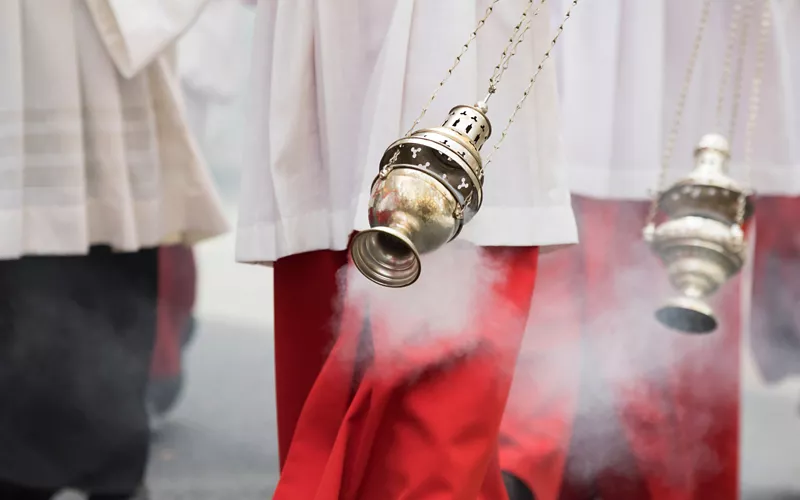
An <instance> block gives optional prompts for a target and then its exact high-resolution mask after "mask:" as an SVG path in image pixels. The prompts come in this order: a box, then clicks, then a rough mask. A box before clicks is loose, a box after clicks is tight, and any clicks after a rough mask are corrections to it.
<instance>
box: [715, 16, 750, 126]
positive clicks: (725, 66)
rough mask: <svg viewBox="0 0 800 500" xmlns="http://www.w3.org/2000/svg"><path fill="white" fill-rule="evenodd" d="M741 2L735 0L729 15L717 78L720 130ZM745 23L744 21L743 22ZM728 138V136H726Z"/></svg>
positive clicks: (739, 18)
mask: <svg viewBox="0 0 800 500" xmlns="http://www.w3.org/2000/svg"><path fill="white" fill-rule="evenodd" d="M742 10H743V9H742V2H739V1H735V4H734V6H733V14H732V15H731V22H730V26H729V27H728V40H727V45H726V47H725V56H724V58H723V62H722V75H721V76H720V80H719V91H718V92H717V114H716V116H717V122H716V123H717V130H719V131H722V120H723V116H722V115H723V112H724V111H723V110H724V107H725V94H726V92H725V89H726V88H727V86H728V79H730V77H731V65H732V62H733V49H734V48H735V47H736V40H737V39H739V36H738V35H740V33H739V31H740V30H739V24H740V23H741V19H742ZM744 24H746V23H744ZM728 140H730V137H728Z"/></svg>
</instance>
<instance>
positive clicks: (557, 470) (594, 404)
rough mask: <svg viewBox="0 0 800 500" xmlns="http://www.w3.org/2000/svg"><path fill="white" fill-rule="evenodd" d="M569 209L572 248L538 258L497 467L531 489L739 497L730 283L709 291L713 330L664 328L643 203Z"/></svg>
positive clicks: (596, 203) (547, 499) (708, 499)
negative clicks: (574, 224) (574, 232)
mask: <svg viewBox="0 0 800 500" xmlns="http://www.w3.org/2000/svg"><path fill="white" fill-rule="evenodd" d="M574 207H575V210H576V214H577V216H578V220H579V225H580V238H581V244H580V246H577V247H572V248H570V249H568V250H566V251H562V252H556V253H553V254H549V255H545V256H543V257H542V261H541V268H540V269H541V270H540V275H539V281H538V282H537V293H536V297H535V299H534V300H533V303H532V306H531V307H532V308H531V314H530V320H529V325H528V329H527V330H528V333H527V334H526V337H525V341H524V343H523V348H522V354H521V355H520V361H519V363H518V365H517V372H516V375H515V380H514V385H513V387H512V391H511V396H510V399H509V404H508V409H507V412H506V415H505V418H504V420H503V424H502V428H501V436H500V442H501V448H500V463H501V467H502V468H503V470H506V471H508V472H510V473H512V474H514V475H515V476H516V477H518V478H519V479H521V480H522V481H523V482H524V483H526V484H527V485H528V486H529V487H531V489H532V490H533V491H534V493H535V495H536V499H537V500H554V499H576V500H587V499H591V498H596V497H598V496H599V497H601V498H604V499H613V500H646V499H653V500H717V499H719V500H728V499H730V500H733V499H736V498H738V461H739V456H738V439H739V345H738V342H739V337H740V336H739V307H738V298H739V291H738V288H739V287H738V284H737V282H736V281H734V282H730V283H727V284H726V285H725V286H724V287H723V288H722V289H721V290H720V291H718V292H717V296H716V298H715V304H714V306H715V309H716V312H717V316H718V320H719V322H720V325H719V327H718V329H717V330H716V331H715V332H714V333H712V334H710V335H706V336H691V335H686V334H682V333H678V332H675V331H670V330H667V329H666V328H664V327H661V326H660V325H659V324H657V323H656V320H655V318H654V317H653V312H654V311H655V309H656V307H657V306H658V305H659V303H660V302H661V301H663V300H665V299H667V298H668V297H669V296H670V293H672V294H674V293H675V292H674V291H673V292H670V288H669V286H668V284H667V283H666V274H665V271H664V270H663V268H662V266H661V264H660V263H659V262H658V260H657V259H656V258H655V257H654V256H653V255H651V253H650V251H649V249H648V248H647V247H646V245H645V244H644V243H643V242H642V237H641V230H642V226H643V224H644V220H645V216H646V213H647V204H645V203H642V202H623V201H607V200H593V199H587V198H576V199H575V202H574ZM737 281H738V280H737Z"/></svg>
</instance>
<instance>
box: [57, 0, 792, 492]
mask: <svg viewBox="0 0 800 500" xmlns="http://www.w3.org/2000/svg"><path fill="white" fill-rule="evenodd" d="M212 5H213V7H212V8H210V10H209V11H207V12H206V14H205V15H204V17H203V18H202V19H201V20H200V21H199V22H198V24H197V25H196V26H195V27H194V28H193V29H192V31H191V32H190V33H189V34H187V35H186V37H185V38H184V40H183V41H182V42H181V45H180V61H181V63H180V64H181V73H182V76H183V87H184V91H185V94H186V105H187V111H188V113H189V117H190V119H191V121H192V127H193V128H194V131H195V133H196V136H197V138H198V140H199V143H200V146H201V148H202V150H203V152H204V153H205V155H206V158H207V161H208V164H209V166H210V170H211V172H212V173H213V177H214V180H215V181H216V183H217V186H218V187H219V189H220V191H221V193H222V196H223V200H224V204H225V207H226V212H227V215H228V217H229V219H230V221H231V222H232V223H234V224H235V220H236V204H237V196H238V190H239V173H240V164H241V151H242V149H243V148H242V137H243V131H244V129H245V123H246V110H247V98H246V96H247V74H248V63H249V45H250V42H251V35H252V29H253V15H254V14H253V11H252V9H249V8H247V7H245V6H243V5H241V3H240V2H239V1H238V0H231V1H227V0H221V1H219V2H216V3H213V4H212ZM209 19H214V20H215V22H214V23H210V22H208V21H209ZM229 33H236V37H235V38H234V39H230V38H229V37H228V38H226V35H227V34H229ZM223 40H224V43H223ZM234 241H235V236H234V234H233V233H229V234H227V235H225V236H223V237H219V238H216V239H214V240H212V241H208V242H205V243H202V244H201V245H199V246H197V247H196V250H195V257H196V262H197V268H198V275H197V279H198V281H197V286H198V288H197V290H198V296H197V298H198V301H197V303H196V306H195V309H194V318H195V320H196V326H195V329H194V331H193V333H192V334H191V335H187V338H186V343H185V346H184V351H183V359H182V366H181V370H182V374H176V375H181V376H180V377H179V378H180V380H179V382H178V383H175V381H172V382H171V383H172V385H171V390H170V391H167V392H168V393H169V394H167V396H164V397H165V398H166V400H165V401H163V404H162V408H160V409H159V410H158V411H156V412H155V413H156V414H154V422H153V425H154V433H153V443H154V446H153V450H152V456H151V461H150V466H149V478H148V484H149V487H150V489H151V494H152V497H153V499H154V500H177V499H191V500H204V499H215V500H216V499H220V500H221V499H226V500H249V499H256V498H258V499H264V498H270V497H271V492H272V490H273V488H274V485H275V483H276V481H277V474H278V458H277V442H276V425H275V406H274V374H273V345H272V311H273V309H272V308H273V292H272V270H271V269H269V268H266V267H256V266H247V265H241V264H236V263H235V261H234ZM743 342H746V340H743ZM742 352H743V353H744V356H743V363H744V364H745V366H744V374H745V379H744V383H743V391H744V395H743V402H744V405H743V410H742V411H743V420H742V422H743V434H742V438H743V439H742V454H741V456H742V475H741V477H742V493H743V494H742V498H744V499H747V500H756V499H800V380H798V379H793V380H786V381H784V382H782V383H780V384H778V385H775V386H770V387H767V386H765V385H764V384H762V382H761V381H760V380H759V377H758V375H757V373H756V371H755V369H754V367H753V363H752V359H751V354H750V349H749V348H748V347H747V345H743V346H742ZM156 382H158V381H156ZM62 498H63V499H65V500H66V499H75V498H79V497H78V496H76V494H74V493H66V494H65V495H63V496H62ZM607 500H613V499H607Z"/></svg>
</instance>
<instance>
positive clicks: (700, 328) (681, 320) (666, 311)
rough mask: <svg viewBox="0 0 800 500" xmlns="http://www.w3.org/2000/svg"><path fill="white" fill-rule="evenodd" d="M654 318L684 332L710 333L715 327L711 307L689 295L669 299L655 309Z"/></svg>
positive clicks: (715, 320)
mask: <svg viewBox="0 0 800 500" xmlns="http://www.w3.org/2000/svg"><path fill="white" fill-rule="evenodd" d="M656 319H657V320H658V321H659V322H660V323H661V324H662V325H664V326H666V327H667V328H671V329H673V330H678V331H680V332H684V333H691V334H702V333H711V332H713V331H714V330H716V328H717V319H716V318H715V317H714V311H713V310H712V309H711V307H710V306H709V305H708V304H706V303H705V302H703V301H702V300H700V299H693V298H691V297H678V298H675V299H671V300H670V301H668V302H667V303H666V304H665V305H664V306H663V307H661V308H660V309H658V310H657V311H656Z"/></svg>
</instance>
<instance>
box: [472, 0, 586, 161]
mask: <svg viewBox="0 0 800 500" xmlns="http://www.w3.org/2000/svg"><path fill="white" fill-rule="evenodd" d="M578 2H579V0H572V2H571V3H570V5H569V8H568V9H567V12H566V14H564V20H563V21H561V24H560V25H559V26H558V29H556V34H555V36H553V39H552V40H551V41H550V47H548V49H547V51H546V52H545V53H544V56H543V57H542V60H541V61H540V62H539V65H538V66H537V67H536V71H535V72H534V73H533V76H532V77H531V79H530V81H529V82H528V87H527V88H526V89H525V91H524V92H523V93H522V98H521V99H520V100H519V101H518V102H517V105H516V107H515V108H514V111H513V112H512V113H511V116H510V117H509V118H508V122H507V123H506V127H505V128H504V129H503V132H502V133H501V134H500V139H498V140H497V142H496V143H495V145H494V147H492V151H491V152H490V153H489V155H488V156H487V157H486V161H484V162H483V166H484V168H485V167H486V166H487V165H488V164H490V163H491V162H492V157H494V155H495V153H497V151H498V150H499V149H500V147H501V146H502V145H503V141H505V139H506V136H507V135H508V130H509V129H510V128H511V125H512V124H513V123H514V119H515V118H516V117H517V113H519V111H520V110H521V109H522V106H523V105H524V104H525V100H526V99H527V98H528V95H530V93H531V90H532V89H533V86H534V85H535V84H536V79H537V78H538V77H539V74H540V73H541V72H542V68H544V65H545V63H546V62H547V60H548V59H550V53H551V52H552V51H553V47H555V46H556V43H557V42H558V38H559V37H560V36H561V33H562V32H563V31H564V25H565V24H567V21H569V19H570V16H571V15H572V9H573V8H574V7H575V6H576V5H578Z"/></svg>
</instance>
